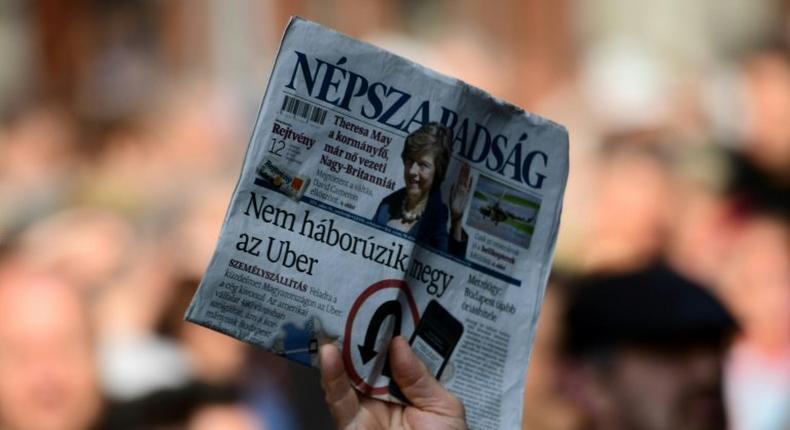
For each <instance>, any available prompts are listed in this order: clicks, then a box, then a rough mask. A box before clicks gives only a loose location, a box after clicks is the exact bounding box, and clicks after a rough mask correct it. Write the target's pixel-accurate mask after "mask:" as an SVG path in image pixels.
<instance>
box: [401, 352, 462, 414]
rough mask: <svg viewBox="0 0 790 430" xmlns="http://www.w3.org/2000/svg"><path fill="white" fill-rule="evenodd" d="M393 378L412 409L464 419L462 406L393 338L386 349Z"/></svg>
mask: <svg viewBox="0 0 790 430" xmlns="http://www.w3.org/2000/svg"><path fill="white" fill-rule="evenodd" d="M389 359H390V367H391V369H392V377H393V379H395V383H396V384H398V388H400V390H401V392H402V393H403V395H404V396H405V397H406V399H407V400H408V401H409V402H410V403H411V404H412V406H414V407H416V408H418V409H422V410H425V411H428V412H433V413H436V414H439V415H445V416H451V417H459V418H461V419H463V417H464V406H463V404H462V403H461V401H460V400H458V398H456V397H455V396H454V395H452V394H451V393H450V392H449V391H447V390H446V389H445V388H444V387H443V386H442V384H440V383H439V381H437V380H436V378H434V377H433V375H431V374H430V373H429V372H428V368H427V367H425V364H424V363H423V362H422V361H421V360H420V359H419V357H417V355H415V354H414V352H413V351H412V350H411V347H410V346H409V344H408V342H406V339H404V338H403V336H396V337H395V338H393V339H392V343H391V344H390V348H389Z"/></svg>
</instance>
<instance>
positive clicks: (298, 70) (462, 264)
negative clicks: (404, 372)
mask: <svg viewBox="0 0 790 430" xmlns="http://www.w3.org/2000/svg"><path fill="white" fill-rule="evenodd" d="M567 175H568V137H567V132H566V130H565V128H564V127H562V126H560V125H558V124H556V123H553V122H551V121H549V120H546V119H544V118H541V117H539V116H536V115H533V114H530V113H527V112H524V111H523V110H522V109H520V108H517V107H515V106H512V105H510V104H508V103H505V102H503V101H501V100H498V99H495V98H493V97H491V96H490V95H488V94H487V93H485V92H483V91H481V90H479V89H477V88H474V87H472V86H469V85H467V84H465V83H463V82H461V81H459V80H457V79H454V78H450V77H447V76H444V75H441V74H439V73H437V72H434V71H432V70H429V69H427V68H425V67H422V66H420V65H418V64H415V63H413V62H411V61H408V60H406V59H403V58H401V57H398V56H396V55H393V54H391V53H389V52H386V51H384V50H382V49H379V48H376V47H374V46H371V45H368V44H365V43H362V42H359V41H357V40H354V39H352V38H349V37H347V36H344V35H341V34H339V33H336V32H334V31H332V30H329V29H327V28H324V27H322V26H320V25H318V24H316V23H313V22H309V21H306V20H303V19H300V18H294V19H292V20H291V22H290V23H289V25H288V27H287V29H286V30H285V35H284V37H283V40H282V43H281V46H280V49H279V52H278V54H277V58H276V61H275V64H274V70H273V71H272V75H271V78H270V80H269V84H268V87H267V89H266V94H265V95H264V98H263V102H262V104H261V108H260V112H259V113H258V117H257V121H256V124H255V129H254V131H253V134H252V139H251V142H250V145H249V148H248V149H247V155H246V158H245V160H244V165H243V168H242V171H241V176H240V179H239V182H238V184H237V186H236V189H235V190H234V193H233V196H232V198H231V202H230V206H229V208H228V211H227V214H226V215H225V221H224V224H223V226H222V231H221V234H220V238H219V242H218V244H217V249H216V251H215V253H214V256H213V257H212V259H211V262H210V264H209V267H208V270H207V272H206V274H205V276H204V277H203V280H202V282H201V284H200V287H199V289H198V291H197V292H196V294H195V297H194V298H193V301H192V304H191V305H190V307H189V309H188V311H187V314H186V319H187V320H189V321H192V322H195V323H197V324H201V325H203V326H206V327H209V328H212V329H214V330H217V331H220V332H223V333H226V334H228V335H231V336H233V337H236V338H238V339H240V340H243V341H245V342H249V343H252V344H255V345H258V346H261V347H263V348H266V349H268V350H270V351H273V352H275V353H277V354H280V355H282V356H284V357H287V358H289V359H291V360H294V361H297V362H300V363H303V364H306V365H312V366H316V365H317V364H318V363H317V361H318V357H317V352H318V346H319V344H321V343H322V342H329V341H332V342H335V343H336V344H337V345H338V346H339V347H340V348H341V350H342V355H343V361H344V364H345V367H346V370H347V372H348V374H349V376H350V378H351V380H352V382H353V384H354V385H355V387H356V388H357V389H358V390H360V391H362V392H363V393H365V394H367V395H370V396H374V397H377V398H380V399H384V400H389V401H395V402H398V401H400V400H399V399H400V398H401V396H400V393H399V391H398V389H397V386H396V385H395V384H394V383H392V382H391V381H390V377H389V368H388V364H387V359H386V357H387V346H388V344H389V339H390V338H391V337H392V336H394V335H398V334H400V335H403V336H405V337H406V338H408V339H410V343H411V345H412V348H413V349H414V350H415V352H416V353H417V354H418V356H419V357H420V358H421V359H422V360H423V361H424V362H425V364H426V365H427V367H428V368H429V370H430V371H431V372H432V373H433V374H434V375H435V376H436V377H437V378H438V379H439V380H440V381H441V382H442V384H444V386H445V387H447V389H448V390H450V391H451V392H453V393H454V394H456V395H457V396H458V397H459V398H460V399H461V400H462V401H463V403H464V405H465V407H466V411H467V420H468V423H469V427H470V428H471V429H480V430H483V429H492V430H493V429H496V430H498V429H514V428H520V426H521V411H522V402H523V392H524V381H525V375H526V368H527V362H528V360H529V355H530V350H531V347H532V343H533V339H534V337H535V329H536V322H537V318H538V314H539V311H540V307H541V303H542V301H543V294H544V291H545V288H546V282H547V278H548V276H549V271H550V268H551V261H552V258H553V254H554V246H555V241H556V237H557V230H558V227H559V221H560V212H561V207H562V196H563V192H564V189H565V182H566V178H567Z"/></svg>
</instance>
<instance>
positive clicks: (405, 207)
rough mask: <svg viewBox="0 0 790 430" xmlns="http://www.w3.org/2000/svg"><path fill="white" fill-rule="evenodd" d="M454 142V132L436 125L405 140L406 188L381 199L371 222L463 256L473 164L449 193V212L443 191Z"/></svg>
mask: <svg viewBox="0 0 790 430" xmlns="http://www.w3.org/2000/svg"><path fill="white" fill-rule="evenodd" d="M452 144H453V132H452V130H451V129H449V128H448V127H445V126H443V125H441V124H439V123H435V122H431V123H428V124H425V125H423V126H422V127H420V128H419V129H417V130H415V131H414V132H412V133H411V134H409V135H408V136H406V142H405V144H404V146H403V151H402V153H401V159H402V160H403V179H404V181H405V182H406V186H405V187H404V188H401V189H399V190H397V191H395V192H394V193H392V194H390V195H389V196H387V197H385V198H384V199H383V200H382V201H381V203H380V204H379V206H378V209H377V210H376V214H375V215H374V216H373V221H374V222H375V223H377V224H379V225H382V226H387V227H390V228H393V229H395V230H399V231H402V232H405V233H406V234H408V235H409V236H412V237H414V238H416V240H417V242H418V243H420V244H421V245H425V246H428V247H431V248H434V249H437V250H439V251H443V252H449V253H450V254H453V255H455V256H457V257H460V258H463V257H464V254H465V252H466V242H467V240H466V233H465V232H464V230H463V228H462V226H461V218H462V217H463V213H464V208H465V207H466V203H467V201H468V198H469V189H470V185H471V176H470V175H469V166H468V165H466V164H465V165H463V166H462V168H461V170H460V172H459V175H458V179H457V181H456V183H455V184H454V185H453V187H452V189H451V192H450V208H449V210H448V207H447V205H445V203H444V202H443V201H442V196H441V190H440V188H441V184H442V181H443V180H444V176H445V174H446V173H447V168H448V165H449V164H450V154H451V149H452ZM448 218H449V221H450V229H449V230H448V228H447V225H448Z"/></svg>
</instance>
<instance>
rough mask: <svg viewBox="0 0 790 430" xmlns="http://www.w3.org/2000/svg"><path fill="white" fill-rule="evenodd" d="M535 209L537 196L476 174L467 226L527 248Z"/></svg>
mask: <svg viewBox="0 0 790 430" xmlns="http://www.w3.org/2000/svg"><path fill="white" fill-rule="evenodd" d="M539 209H540V199H538V198H537V197H535V196H532V195H529V194H527V193H524V192H520V191H518V190H516V189H514V188H511V187H508V186H507V185H504V184H501V183H499V182H497V181H494V180H492V179H490V178H488V177H486V176H484V175H480V176H479V178H478V180H477V185H476V186H475V189H474V192H473V193H472V202H471V207H470V208H469V215H468V217H467V225H468V226H469V227H472V228H475V229H477V230H480V231H482V232H485V233H488V234H490V235H492V236H494V237H496V238H498V239H501V240H504V241H506V242H508V243H511V244H513V245H516V246H519V247H522V248H529V245H530V242H531V241H532V234H533V232H534V230H535V220H536V218H537V216H538V210H539Z"/></svg>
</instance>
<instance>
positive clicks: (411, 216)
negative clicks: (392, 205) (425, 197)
mask: <svg viewBox="0 0 790 430" xmlns="http://www.w3.org/2000/svg"><path fill="white" fill-rule="evenodd" d="M400 209H401V214H403V218H402V219H403V223H404V224H405V223H410V222H414V221H417V220H419V219H420V217H422V213H423V212H425V202H422V203H420V204H418V205H416V206H415V207H414V210H412V211H408V210H406V199H403V202H402V203H401V206H400Z"/></svg>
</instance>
